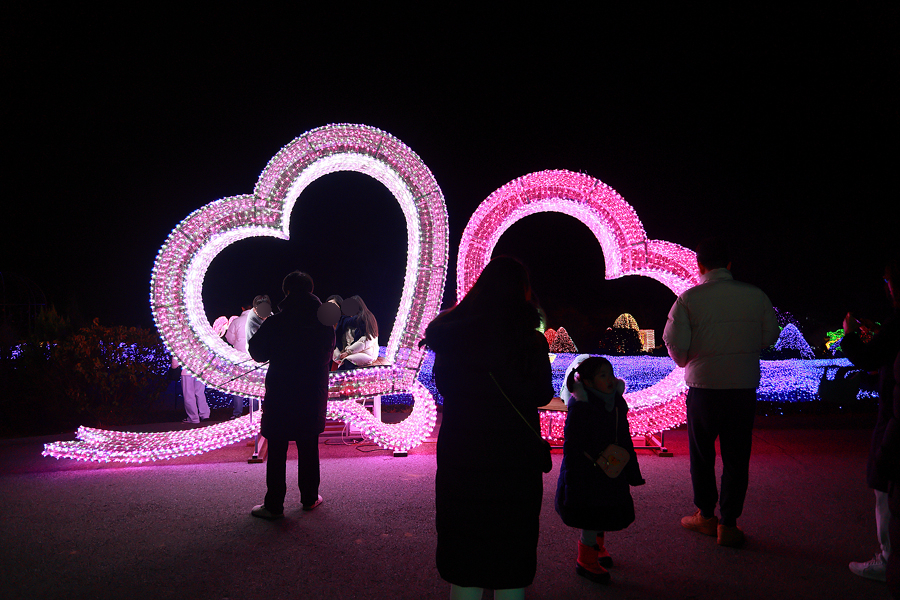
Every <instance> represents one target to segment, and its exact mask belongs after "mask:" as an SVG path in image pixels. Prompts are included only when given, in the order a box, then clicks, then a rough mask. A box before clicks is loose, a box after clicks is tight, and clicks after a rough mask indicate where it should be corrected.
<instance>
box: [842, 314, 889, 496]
mask: <svg viewBox="0 0 900 600" xmlns="http://www.w3.org/2000/svg"><path fill="white" fill-rule="evenodd" d="M841 349H842V350H843V352H844V355H845V356H846V357H847V358H848V359H850V362H852V363H853V364H854V365H856V366H857V367H859V368H861V369H865V370H867V371H874V370H876V369H877V370H878V375H879V386H878V392H879V400H878V418H877V420H876V421H875V430H874V431H873V433H872V446H871V449H870V451H869V460H868V463H867V465H866V483H867V484H868V486H869V487H870V488H872V489H874V490H879V491H882V492H887V491H888V488H889V473H888V470H889V469H886V468H882V469H881V472H879V469H877V468H876V459H877V458H878V456H879V453H885V458H884V459H883V460H884V462H885V463H888V462H889V461H888V460H887V455H888V454H891V453H893V457H894V458H893V460H894V461H895V463H896V468H897V470H898V471H900V386H898V378H900V319H898V315H897V313H896V311H895V313H894V317H893V318H892V319H891V320H890V321H888V322H887V323H885V324H884V326H883V327H882V328H881V330H880V331H879V332H878V334H876V335H875V336H874V337H873V338H872V340H871V341H870V342H868V343H863V342H862V341H861V340H860V339H859V336H858V335H848V336H846V337H845V338H844V340H843V341H842V342H841ZM892 420H893V423H892ZM883 446H887V448H885V449H884V450H882V447H883ZM894 481H896V482H898V483H900V472H898V473H897V474H896V475H895V476H894Z"/></svg>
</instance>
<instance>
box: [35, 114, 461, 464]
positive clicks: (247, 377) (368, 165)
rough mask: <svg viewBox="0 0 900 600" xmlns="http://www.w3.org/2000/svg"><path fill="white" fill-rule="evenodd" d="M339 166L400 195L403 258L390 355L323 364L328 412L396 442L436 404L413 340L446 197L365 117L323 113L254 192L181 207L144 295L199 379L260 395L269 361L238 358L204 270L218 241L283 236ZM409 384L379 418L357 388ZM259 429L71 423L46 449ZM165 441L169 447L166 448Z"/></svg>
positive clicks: (431, 289) (191, 442) (223, 437)
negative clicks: (403, 409)
mask: <svg viewBox="0 0 900 600" xmlns="http://www.w3.org/2000/svg"><path fill="white" fill-rule="evenodd" d="M337 171H355V172H358V173H364V174H366V175H369V176H371V177H373V178H374V179H376V180H378V181H380V182H381V183H382V184H384V185H385V187H387V188H388V189H389V190H390V191H391V192H392V193H393V195H394V197H395V198H396V199H397V201H398V203H399V204H400V208H401V209H402V210H403V214H404V216H405V218H406V227H407V247H408V254H407V264H406V277H405V280H404V284H403V291H402V293H401V297H400V306H399V307H398V309H397V317H396V318H395V320H394V328H393V330H392V331H391V336H390V339H389V340H388V344H387V352H386V358H387V359H388V361H389V362H390V364H389V365H384V366H377V367H370V368H364V369H356V370H352V371H346V372H337V373H332V374H331V375H330V379H329V390H328V397H329V402H328V415H329V417H331V418H335V419H341V420H343V421H345V422H348V423H350V424H352V425H355V426H356V427H358V428H359V430H360V431H361V432H362V434H363V435H364V436H365V437H366V438H368V439H370V440H372V441H374V442H375V443H377V444H379V445H381V446H382V447H384V448H387V449H391V450H395V451H400V452H405V451H407V450H409V449H410V448H413V447H415V446H418V445H419V444H421V443H422V441H424V439H425V438H426V437H427V436H428V434H429V433H430V432H431V431H432V429H433V428H434V424H435V420H436V407H435V404H434V399H433V398H432V396H431V393H430V392H429V391H428V390H427V388H425V386H423V385H422V384H421V383H420V382H419V381H418V380H417V378H416V377H417V374H418V370H419V367H420V365H421V362H422V359H423V357H424V352H425V350H424V349H420V348H419V347H418V341H419V340H420V339H422V337H424V334H425V328H426V327H427V325H428V323H430V322H431V320H432V319H433V318H434V317H435V315H437V312H438V310H439V308H440V304H441V298H442V296H443V291H444V282H445V279H446V273H447V262H448V244H447V233H448V231H447V230H448V227H447V209H446V206H445V204H444V197H443V194H442V192H441V189H440V187H438V184H437V182H436V181H435V179H434V176H433V175H432V173H431V171H430V170H429V169H428V167H427V166H426V165H425V163H423V162H422V160H421V159H420V158H419V156H418V155H416V154H415V153H414V152H413V151H412V150H410V149H409V148H408V147H407V146H405V145H404V144H403V143H402V142H400V141H399V140H397V139H396V138H394V137H393V136H391V135H390V134H387V133H385V132H383V131H380V130H378V129H375V128H373V127H368V126H365V125H350V124H341V125H328V126H325V127H320V128H317V129H313V130H311V131H308V132H307V133H305V134H303V135H301V136H300V137H298V138H296V139H295V140H294V141H292V142H291V143H290V144H288V145H287V146H285V147H284V148H282V150H281V151H280V152H279V153H278V154H277V155H276V156H275V157H274V158H272V160H271V161H269V164H268V165H267V166H266V168H265V169H264V170H263V172H262V174H261V175H260V177H259V181H258V182H257V184H256V188H255V190H254V193H253V194H252V195H243V196H235V197H231V198H224V199H221V200H217V201H215V202H211V203H210V204H207V205H206V206H204V207H202V208H200V209H198V210H196V211H194V212H193V213H191V214H190V215H188V217H187V218H185V219H184V220H183V221H182V222H181V223H179V224H178V226H177V227H176V228H175V229H174V230H173V231H172V233H171V234H170V235H169V237H168V239H166V242H165V243H164V244H163V246H162V248H161V249H160V251H159V254H158V255H157V258H156V263H155V265H154V267H153V275H152V279H151V284H150V305H151V308H152V311H153V318H154V321H155V322H156V326H157V328H158V329H159V333H160V337H161V338H162V340H163V342H164V343H165V345H166V347H167V348H168V349H169V350H170V351H171V352H172V354H173V355H174V356H175V357H177V359H178V361H179V362H180V363H181V365H182V367H183V368H184V369H186V370H187V371H189V372H190V373H191V374H192V375H194V376H195V377H196V378H197V379H200V380H201V381H203V382H205V383H206V384H207V385H209V386H212V387H214V388H216V389H219V390H222V391H224V392H228V393H232V394H237V395H240V396H245V397H252V398H262V397H263V396H264V395H265V374H266V369H265V367H263V368H258V369H254V366H256V364H255V363H253V362H252V361H249V362H248V361H247V360H246V357H244V356H242V355H241V354H240V353H239V352H238V351H237V350H235V349H234V348H232V347H231V346H229V345H228V344H227V343H226V342H225V341H223V340H222V339H221V337H220V336H219V335H218V334H217V333H216V332H215V331H214V330H213V328H212V326H211V325H210V324H209V322H208V320H207V319H206V316H205V311H204V309H203V300H202V296H201V292H202V288H203V280H204V277H205V275H206V270H207V268H208V267H209V265H210V264H211V263H212V261H213V259H214V258H215V257H216V256H217V255H218V254H219V253H220V252H221V251H222V250H223V249H224V248H225V247H227V246H229V245H231V244H233V243H235V242H237V241H239V240H242V239H246V238H249V237H253V236H270V237H275V238H278V239H288V237H289V233H290V232H289V226H290V216H291V210H292V208H293V206H294V203H295V202H296V201H297V199H298V197H299V196H300V195H301V193H302V192H303V190H304V189H305V188H306V187H307V186H308V185H309V184H310V183H312V182H313V181H315V180H316V179H318V178H319V177H322V176H323V175H327V174H329V173H334V172H337ZM398 392H407V393H411V394H412V395H413V398H414V406H413V410H412V413H411V414H410V415H409V416H408V417H407V418H406V419H405V420H404V421H402V422H401V423H398V424H386V423H382V422H380V421H377V420H376V419H375V418H374V417H373V416H372V414H371V413H369V411H368V410H366V409H365V408H364V407H363V406H362V405H361V404H360V403H359V402H357V399H359V398H361V397H364V396H372V395H376V394H389V393H398ZM257 430H258V423H252V422H251V421H250V417H249V416H247V417H243V418H242V419H237V420H235V421H232V422H229V423H223V424H220V425H214V426H210V427H205V428H202V429H199V430H194V431H193V432H173V434H169V435H158V434H154V435H150V434H139V433H120V432H106V431H103V430H96V429H90V428H84V427H82V428H79V431H78V437H79V441H76V442H57V443H56V444H48V445H47V447H45V450H44V454H45V455H52V456H57V457H63V456H65V457H67V458H76V459H81V460H100V461H121V462H142V461H144V460H156V459H158V458H163V457H165V458H172V457H174V456H181V455H184V454H196V453H198V452H203V451H205V450H210V449H213V448H218V447H221V446H224V445H226V444H229V443H233V442H234V441H236V440H238V439H242V438H246V437H248V436H250V435H252V434H253V433H255V432H256V431H257ZM173 445H174V447H175V448H177V450H175V451H173V450H172V446H173Z"/></svg>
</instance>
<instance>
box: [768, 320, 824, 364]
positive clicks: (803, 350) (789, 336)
mask: <svg viewBox="0 0 900 600" xmlns="http://www.w3.org/2000/svg"><path fill="white" fill-rule="evenodd" d="M775 349H776V350H799V351H800V357H801V358H804V359H806V360H810V359H813V358H815V356H816V355H815V352H813V350H812V348H811V347H810V346H809V343H808V342H807V341H806V339H805V338H804V337H803V334H801V333H800V330H799V329H797V326H796V325H794V324H793V323H788V325H787V327H785V328H784V329H782V330H781V335H779V336H778V341H777V342H775Z"/></svg>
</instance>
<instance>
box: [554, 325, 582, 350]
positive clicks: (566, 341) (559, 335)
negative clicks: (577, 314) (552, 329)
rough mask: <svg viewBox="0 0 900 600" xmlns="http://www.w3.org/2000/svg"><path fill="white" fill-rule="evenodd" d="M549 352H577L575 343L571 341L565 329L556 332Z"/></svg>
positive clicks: (561, 328)
mask: <svg viewBox="0 0 900 600" xmlns="http://www.w3.org/2000/svg"><path fill="white" fill-rule="evenodd" d="M550 352H572V353H574V352H578V348H576V347H575V342H573V341H572V338H571V336H569V332H568V331H566V328H565V327H560V328H559V329H557V330H556V336H554V338H553V344H552V345H551V346H550Z"/></svg>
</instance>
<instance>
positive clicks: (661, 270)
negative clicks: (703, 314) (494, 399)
mask: <svg viewBox="0 0 900 600" xmlns="http://www.w3.org/2000/svg"><path fill="white" fill-rule="evenodd" d="M540 212H560V213H563V214H567V215H569V216H572V217H575V218H576V219H578V220H579V221H581V222H582V223H584V224H585V225H587V227H588V228H589V229H590V230H591V232H592V233H593V234H594V236H595V237H596V238H597V241H598V242H599V243H600V247H601V249H602V250H603V257H604V259H605V262H606V279H617V278H619V277H623V276H625V275H641V276H644V277H650V278H652V279H655V280H657V281H659V282H660V283H662V284H663V285H665V286H666V287H668V288H669V289H670V290H672V292H674V293H675V294H676V295H677V294H680V293H681V292H683V291H685V290H686V289H688V288H690V287H693V286H694V285H696V284H697V283H698V281H699V276H700V274H699V272H698V271H697V257H696V254H694V252H693V251H691V250H688V249H687V248H684V247H682V246H679V245H677V244H672V243H670V242H665V241H661V240H649V239H647V236H646V234H645V232H644V226H643V224H641V222H640V220H639V219H638V217H637V214H636V213H635V211H634V209H633V208H632V207H631V205H630V204H628V203H627V202H625V200H624V199H623V198H622V197H621V196H620V195H619V194H618V193H616V191H615V190H613V189H612V188H611V187H609V186H608V185H606V184H605V183H603V182H602V181H600V180H598V179H594V178H593V177H590V176H589V175H585V174H583V173H573V172H571V171H540V172H537V173H531V174H529V175H524V176H522V177H519V178H518V179H515V180H513V181H510V182H509V183H507V184H506V185H504V186H503V187H501V188H500V189H498V190H496V191H495V192H494V193H492V194H491V195H490V196H488V198H487V199H485V201H484V202H482V203H481V205H480V206H479V207H478V209H477V210H476V211H475V213H474V214H473V215H472V217H471V218H470V219H469V223H468V225H466V228H465V230H464V231H463V235H462V240H461V241H460V247H459V255H458V257H457V262H456V297H457V300H460V299H462V298H463V297H464V296H465V295H466V292H468V291H469V289H470V288H471V287H472V285H473V284H474V283H475V281H476V280H477V279H478V276H479V275H480V274H481V271H482V270H483V269H484V267H485V265H487V263H488V262H489V261H490V259H491V254H492V253H493V251H494V247H495V246H496V245H497V241H498V240H499V239H500V236H502V235H503V233H504V232H505V231H506V230H507V229H508V228H509V227H510V226H511V225H512V224H513V223H515V222H516V221H518V220H519V219H522V218H524V217H527V216H528V215H532V214H535V213H540ZM686 389H687V387H686V385H685V383H684V370H683V369H681V368H678V367H676V368H675V369H674V370H673V371H672V372H671V373H670V374H669V375H667V376H666V377H665V378H664V379H663V380H662V381H660V382H659V383H657V384H656V385H653V386H651V387H649V388H647V389H644V390H640V391H638V392H634V393H629V394H626V395H625V399H626V401H628V404H629V406H630V407H631V410H630V411H629V424H630V427H631V432H632V434H634V435H644V434H647V433H656V432H658V431H661V430H663V429H668V428H671V427H674V426H676V425H679V424H681V423H683V422H684V421H685V407H684V394H685V392H686Z"/></svg>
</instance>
